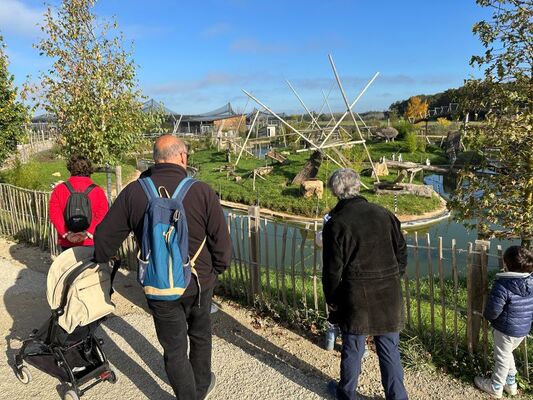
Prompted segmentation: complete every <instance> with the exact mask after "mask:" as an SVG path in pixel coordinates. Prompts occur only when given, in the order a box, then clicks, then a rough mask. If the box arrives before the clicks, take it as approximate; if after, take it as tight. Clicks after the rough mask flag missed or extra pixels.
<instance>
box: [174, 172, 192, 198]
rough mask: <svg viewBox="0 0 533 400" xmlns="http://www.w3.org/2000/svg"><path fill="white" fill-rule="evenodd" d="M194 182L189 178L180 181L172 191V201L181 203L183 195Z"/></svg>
mask: <svg viewBox="0 0 533 400" xmlns="http://www.w3.org/2000/svg"><path fill="white" fill-rule="evenodd" d="M195 182H196V180H195V179H193V178H190V177H188V176H187V177H185V178H183V179H182V180H181V182H180V184H179V185H178V187H177V188H176V190H175V191H174V194H173V195H172V198H173V199H176V200H179V201H180V203H183V199H184V198H185V195H186V194H187V192H188V191H189V189H190V188H191V186H192V185H194V183H195Z"/></svg>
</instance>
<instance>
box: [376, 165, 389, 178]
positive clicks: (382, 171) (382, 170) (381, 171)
mask: <svg viewBox="0 0 533 400" xmlns="http://www.w3.org/2000/svg"><path fill="white" fill-rule="evenodd" d="M374 169H375V173H376V174H377V176H387V175H389V169H388V168H387V163H384V162H383V163H377V164H374ZM372 178H375V176H374V171H372Z"/></svg>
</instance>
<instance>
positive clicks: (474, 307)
mask: <svg viewBox="0 0 533 400" xmlns="http://www.w3.org/2000/svg"><path fill="white" fill-rule="evenodd" d="M489 247H490V242H489V241H486V240H476V241H475V243H474V251H473V257H472V266H471V268H470V270H469V272H468V276H467V279H468V280H469V282H470V288H469V290H470V293H469V296H468V303H469V304H468V306H469V308H470V310H471V312H470V315H469V317H470V318H469V321H468V323H467V332H468V337H469V338H471V340H472V352H474V353H475V352H476V351H477V350H478V345H479V332H480V330H481V322H482V315H483V299H484V296H485V288H484V283H485V282H487V277H484V274H486V273H487V270H486V268H484V265H486V264H487V261H486V260H485V259H484V257H486V251H487V250H488V249H489Z"/></svg>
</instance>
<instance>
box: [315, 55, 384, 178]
mask: <svg viewBox="0 0 533 400" xmlns="http://www.w3.org/2000/svg"><path fill="white" fill-rule="evenodd" d="M328 57H329V62H330V63H331V68H333V73H334V75H335V79H336V80H337V85H339V90H340V91H341V94H342V98H343V100H344V104H345V105H346V107H348V111H349V112H350V116H351V117H352V120H353V123H354V124H355V128H356V129H357V133H358V134H359V138H360V139H361V140H362V141H363V147H364V148H365V152H366V155H367V157H368V161H370V166H371V167H372V171H373V172H374V176H375V177H376V181H377V182H378V183H379V176H378V173H377V171H376V169H375V167H374V163H373V162H372V157H371V156H370V152H369V151H368V147H366V143H365V139H364V138H363V134H362V133H361V130H360V129H359V125H358V124H357V121H356V119H355V115H354V114H353V110H352V108H353V106H350V104H349V103H348V97H347V96H346V92H345V91H344V87H343V86H342V82H341V79H340V77H339V74H338V73H337V67H336V66H335V62H334V61H333V57H332V56H331V54H329V55H328ZM375 76H376V75H375ZM373 79H374V78H373ZM373 79H372V81H371V82H373ZM369 86H370V84H369V85H367V86H366V87H369ZM365 91H366V88H365ZM362 93H364V91H363V92H362ZM362 93H361V95H362ZM361 95H360V96H361ZM323 145H324V143H322V146H323Z"/></svg>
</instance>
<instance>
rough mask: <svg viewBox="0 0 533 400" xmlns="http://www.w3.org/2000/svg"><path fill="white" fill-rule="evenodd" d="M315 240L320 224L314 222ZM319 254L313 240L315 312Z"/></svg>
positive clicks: (316, 306)
mask: <svg viewBox="0 0 533 400" xmlns="http://www.w3.org/2000/svg"><path fill="white" fill-rule="evenodd" d="M313 227H314V238H316V234H317V231H318V222H317V221H315V222H314V226H313ZM317 253H318V248H317V245H316V243H315V241H314V240H313V301H314V306H315V311H318V290H317Z"/></svg>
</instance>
